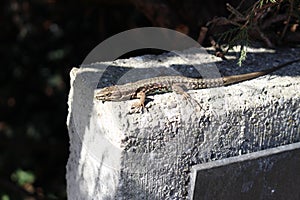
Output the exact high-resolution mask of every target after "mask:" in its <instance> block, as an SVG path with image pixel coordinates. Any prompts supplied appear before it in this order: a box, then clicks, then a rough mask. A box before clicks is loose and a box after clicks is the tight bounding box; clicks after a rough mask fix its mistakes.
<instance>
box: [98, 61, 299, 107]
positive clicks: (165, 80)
mask: <svg viewBox="0 0 300 200" xmlns="http://www.w3.org/2000/svg"><path fill="white" fill-rule="evenodd" d="M299 61H300V58H299V59H295V60H292V61H289V62H286V63H283V64H279V65H277V66H275V67H272V68H269V69H266V70H262V71H257V72H252V73H247V74H239V75H232V76H225V77H220V78H204V79H202V78H190V77H184V76H159V77H153V78H148V79H142V80H139V81H136V82H132V83H126V84H122V85H113V86H109V87H105V88H100V89H96V91H95V98H96V99H97V100H101V101H103V102H105V101H125V100H130V99H139V102H136V103H134V104H133V106H132V107H137V108H139V107H144V104H145V99H146V96H148V95H154V94H160V93H168V92H173V91H175V92H177V93H182V94H183V95H185V97H189V95H188V94H187V93H186V92H185V91H184V89H183V87H184V88H185V89H186V90H197V89H205V88H213V87H220V86H227V85H231V84H236V83H239V82H242V81H247V80H251V79H254V78H257V77H260V76H264V75H267V74H269V73H272V72H274V71H276V70H279V69H280V68H282V67H285V66H288V65H290V64H292V63H296V62H299Z"/></svg>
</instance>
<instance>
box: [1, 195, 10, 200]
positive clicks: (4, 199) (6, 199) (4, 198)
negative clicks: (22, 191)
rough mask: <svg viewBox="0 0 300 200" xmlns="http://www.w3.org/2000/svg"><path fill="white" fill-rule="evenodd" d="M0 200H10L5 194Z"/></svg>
mask: <svg viewBox="0 0 300 200" xmlns="http://www.w3.org/2000/svg"><path fill="white" fill-rule="evenodd" d="M1 200H10V198H9V196H8V195H7V194H4V195H1Z"/></svg>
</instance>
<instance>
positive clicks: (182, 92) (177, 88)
mask: <svg viewBox="0 0 300 200" xmlns="http://www.w3.org/2000/svg"><path fill="white" fill-rule="evenodd" d="M172 90H173V91H174V92H175V93H177V94H180V95H182V96H183V98H184V99H185V100H187V101H188V102H189V103H190V104H191V105H193V103H196V104H197V105H198V106H199V108H200V110H201V109H202V106H201V105H200V104H199V102H198V101H196V100H195V99H193V97H191V95H190V94H188V93H187V92H186V91H185V90H184V88H183V87H182V86H181V85H179V84H174V85H172Z"/></svg>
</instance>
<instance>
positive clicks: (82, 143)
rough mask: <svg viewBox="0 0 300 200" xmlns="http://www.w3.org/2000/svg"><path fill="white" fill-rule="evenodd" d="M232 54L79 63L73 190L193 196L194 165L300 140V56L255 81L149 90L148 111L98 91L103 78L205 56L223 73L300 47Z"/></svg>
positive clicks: (130, 76) (137, 75) (118, 195)
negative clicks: (104, 98)
mask: <svg viewBox="0 0 300 200" xmlns="http://www.w3.org/2000/svg"><path fill="white" fill-rule="evenodd" d="M231 55H232V57H230V56H229V57H228V58H229V60H228V61H221V60H220V58H216V57H214V56H213V55H208V54H204V53H203V52H202V53H195V52H193V51H187V52H183V53H181V56H178V55H174V54H163V55H160V56H142V57H136V58H131V59H123V60H117V61H114V62H112V63H109V64H110V66H109V67H108V68H107V69H106V70H104V67H105V65H107V63H94V64H91V65H87V66H82V67H81V68H80V69H76V68H74V69H73V70H72V71H71V90H70V94H69V102H68V104H69V115H68V121H67V123H68V128H69V136H70V157H69V161H68V164H67V192H68V198H69V199H152V200H154V199H157V200H160V199H188V198H189V196H190V194H189V193H191V191H192V189H191V183H190V180H191V179H190V172H191V168H192V167H193V166H195V165H197V164H201V163H207V162H211V161H215V160H221V159H224V158H228V157H233V156H239V155H242V154H247V153H251V152H257V151H260V150H264V149H269V148H273V147H278V146H281V145H285V144H291V143H295V142H299V140H300V128H299V120H300V108H299V103H300V98H299V91H300V78H299V75H300V67H299V65H300V64H299V63H295V64H293V65H290V66H287V67H285V68H284V69H281V70H279V71H277V72H274V73H272V74H271V75H267V76H264V77H260V78H257V79H254V80H251V81H245V82H242V83H239V84H235V85H231V86H227V87H220V88H211V89H204V90H197V91H196V90H195V91H189V92H188V93H189V94H190V95H191V97H192V98H191V99H185V98H184V97H182V96H180V95H178V94H175V93H167V94H160V95H154V96H150V97H149V98H150V99H151V100H149V102H148V103H147V105H146V107H147V108H148V110H144V112H143V113H132V112H131V111H130V106H131V105H132V103H133V102H135V101H136V100H130V101H122V102H104V103H102V102H100V101H97V100H95V99H94V98H93V96H94V90H95V89H96V87H103V86H107V85H111V84H115V83H126V82H130V81H132V80H137V79H143V78H146V77H149V76H157V75H166V74H170V73H171V74H176V73H177V72H176V73H174V70H177V71H179V73H182V74H184V75H186V76H198V75H199V74H197V73H196V72H197V71H195V70H194V68H193V66H195V65H196V64H197V63H199V62H200V61H201V63H202V64H203V65H201V66H200V68H199V69H200V74H201V75H202V76H203V77H209V76H210V75H211V76H214V77H216V76H218V72H219V71H218V70H217V71H216V69H219V70H220V74H222V76H226V75H232V74H242V73H248V72H253V71H258V70H261V69H266V68H270V67H272V66H275V65H277V64H279V63H283V62H286V61H289V60H292V59H295V58H297V57H299V55H300V49H287V50H281V51H279V52H273V51H271V50H266V49H250V50H249V53H248V60H247V62H245V63H244V66H243V67H238V66H236V64H235V63H236V62H237V61H236V60H231V58H234V56H235V55H236V54H235V53H234V52H233V53H231ZM215 64H216V66H217V68H215V66H214V65H215ZM130 67H131V68H134V69H131V68H130ZM201 67H203V68H201ZM169 69H172V71H171V72H170V70H169ZM211 69H213V70H211ZM99 80H100V81H99Z"/></svg>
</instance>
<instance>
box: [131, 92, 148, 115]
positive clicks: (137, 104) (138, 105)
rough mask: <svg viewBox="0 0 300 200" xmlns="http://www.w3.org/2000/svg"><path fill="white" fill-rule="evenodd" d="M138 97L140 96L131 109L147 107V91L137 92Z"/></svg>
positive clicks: (137, 109)
mask: <svg viewBox="0 0 300 200" xmlns="http://www.w3.org/2000/svg"><path fill="white" fill-rule="evenodd" d="M136 97H137V98H139V101H138V102H135V103H133V104H132V105H131V109H135V110H136V112H137V111H139V110H141V109H144V108H145V100H146V93H145V92H144V91H140V92H138V93H137V94H136Z"/></svg>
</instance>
